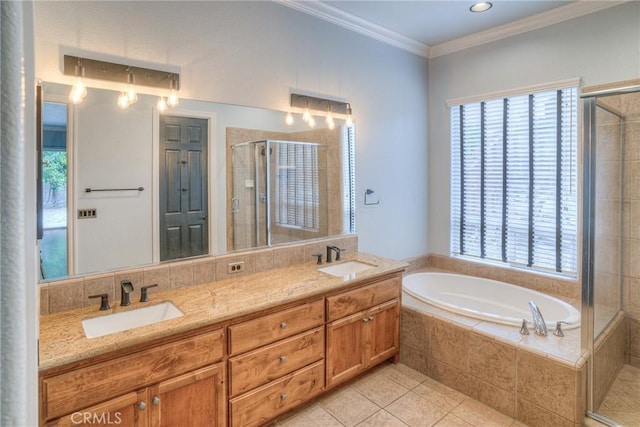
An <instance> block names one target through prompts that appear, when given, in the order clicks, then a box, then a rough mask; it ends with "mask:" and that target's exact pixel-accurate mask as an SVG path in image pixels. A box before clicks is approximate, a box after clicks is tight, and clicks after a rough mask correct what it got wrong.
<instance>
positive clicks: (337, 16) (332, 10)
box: [273, 0, 430, 58]
mask: <svg viewBox="0 0 640 427" xmlns="http://www.w3.org/2000/svg"><path fill="white" fill-rule="evenodd" d="M273 1H275V2H276V3H279V4H281V5H282V6H286V7H289V8H291V9H295V10H297V11H299V12H302V13H306V14H307V15H311V16H315V17H316V18H320V19H322V20H324V21H327V22H330V23H332V24H335V25H339V26H341V27H343V28H346V29H348V30H351V31H353V32H356V33H359V34H362V35H363V36H366V37H369V38H372V39H375V40H378V41H381V42H383V43H386V44H389V45H391V46H394V47H397V48H399V49H402V50H406V51H408V52H411V53H414V54H416V55H419V56H422V57H425V58H428V57H429V50H430V47H429V46H428V45H426V44H424V43H420V42H418V41H416V40H414V39H412V38H409V37H406V36H403V35H402V34H400V33H396V32H395V31H391V30H388V29H386V28H384V27H381V26H379V25H377V24H374V23H372V22H369V21H366V20H364V19H362V18H359V17H357V16H354V15H351V14H350V13H346V12H344V11H342V10H340V9H338V8H336V7H333V6H330V5H328V4H325V3H322V2H319V1H295V0H273Z"/></svg>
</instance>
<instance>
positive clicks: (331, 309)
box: [327, 275, 401, 322]
mask: <svg viewBox="0 0 640 427" xmlns="http://www.w3.org/2000/svg"><path fill="white" fill-rule="evenodd" d="M400 283H401V278H400V276H399V275H398V276H396V277H392V278H390V279H385V280H382V281H380V282H377V283H372V284H370V285H367V286H364V287H362V288H358V289H354V290H352V291H348V292H344V293H341V294H338V295H335V296H332V297H328V298H327V321H328V322H331V321H333V320H336V319H340V318H342V317H345V316H349V315H351V314H353V313H357V312H358V311H362V310H366V309H368V308H370V307H373V306H374V305H378V304H381V303H383V302H385V301H389V300H392V299H394V298H398V297H399V296H400Z"/></svg>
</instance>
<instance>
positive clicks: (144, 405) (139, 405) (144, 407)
mask: <svg viewBox="0 0 640 427" xmlns="http://www.w3.org/2000/svg"><path fill="white" fill-rule="evenodd" d="M138 409H140V410H142V411H144V410H145V409H147V404H146V403H144V401H140V402H138Z"/></svg>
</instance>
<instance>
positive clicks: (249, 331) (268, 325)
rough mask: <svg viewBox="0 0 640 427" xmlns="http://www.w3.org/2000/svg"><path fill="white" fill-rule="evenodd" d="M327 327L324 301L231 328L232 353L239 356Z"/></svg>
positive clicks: (230, 343)
mask: <svg viewBox="0 0 640 427" xmlns="http://www.w3.org/2000/svg"><path fill="white" fill-rule="evenodd" d="M323 323H324V303H323V301H322V300H318V301H314V302H310V303H308V304H303V305H300V306H298V307H293V308H290V309H288V310H282V311H278V312H277V313H273V314H268V315H266V316H262V317H258V318H257V319H253V320H249V321H246V322H243V323H239V324H237V325H233V326H229V353H230V354H232V355H233V354H239V353H242V352H245V351H249V350H253V349H254V348H258V347H260V346H263V345H266V344H270V343H272V342H274V341H278V340H280V339H282V338H287V337H290V336H292V335H295V334H298V333H300V332H303V331H306V330H308V329H311V328H315V327H317V326H320V325H322V324H323Z"/></svg>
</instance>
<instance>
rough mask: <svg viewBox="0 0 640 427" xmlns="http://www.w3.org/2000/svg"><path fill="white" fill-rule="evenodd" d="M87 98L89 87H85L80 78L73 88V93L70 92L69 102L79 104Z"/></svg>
mask: <svg viewBox="0 0 640 427" xmlns="http://www.w3.org/2000/svg"><path fill="white" fill-rule="evenodd" d="M85 96H87V87H86V86H85V84H84V81H83V80H82V77H78V78H77V79H76V82H75V83H74V84H73V86H72V87H71V92H69V101H71V102H72V103H73V104H79V103H81V102H82V100H83V99H84V97H85Z"/></svg>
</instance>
